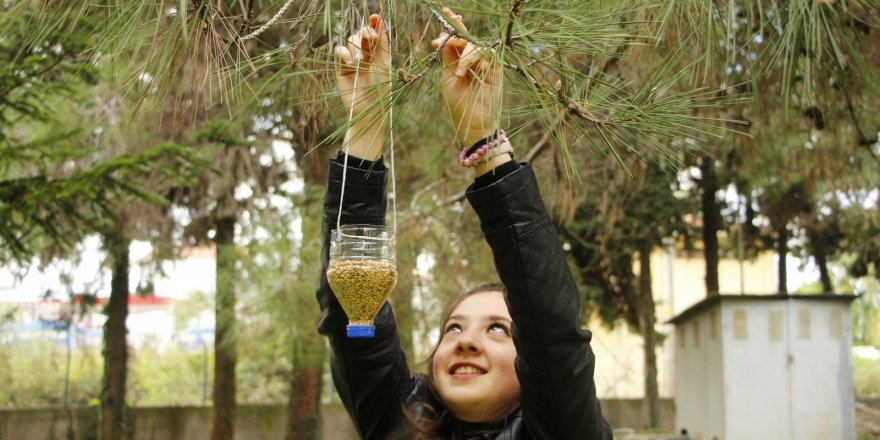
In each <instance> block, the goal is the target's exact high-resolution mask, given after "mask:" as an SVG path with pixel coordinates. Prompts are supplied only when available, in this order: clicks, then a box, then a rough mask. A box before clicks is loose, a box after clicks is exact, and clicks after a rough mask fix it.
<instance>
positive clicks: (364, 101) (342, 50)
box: [335, 14, 391, 160]
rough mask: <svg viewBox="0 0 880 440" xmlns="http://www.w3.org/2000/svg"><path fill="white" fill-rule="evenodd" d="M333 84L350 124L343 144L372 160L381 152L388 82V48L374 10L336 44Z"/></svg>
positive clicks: (355, 153) (389, 72)
mask: <svg viewBox="0 0 880 440" xmlns="http://www.w3.org/2000/svg"><path fill="white" fill-rule="evenodd" d="M335 54H336V61H337V63H336V84H337V86H338V88H339V95H340V97H341V98H342V103H343V104H344V105H345V110H346V112H348V113H350V114H351V125H350V127H349V129H348V132H347V133H346V135H345V147H346V148H348V150H349V153H350V154H352V155H355V156H357V157H360V158H364V159H369V160H376V159H378V158H379V156H380V155H381V154H382V145H383V144H384V143H385V127H386V126H387V110H388V100H389V98H390V95H389V90H390V85H391V52H390V51H389V50H388V36H387V35H386V34H385V22H384V21H383V20H382V18H381V17H380V16H379V15H378V14H373V15H371V16H370V19H369V24H368V25H367V26H364V27H363V28H361V29H360V30H359V31H358V32H355V33H354V34H352V35H351V36H350V37H348V43H347V44H346V45H345V46H336V49H335Z"/></svg>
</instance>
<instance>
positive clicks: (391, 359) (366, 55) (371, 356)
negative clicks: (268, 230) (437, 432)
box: [317, 15, 410, 439]
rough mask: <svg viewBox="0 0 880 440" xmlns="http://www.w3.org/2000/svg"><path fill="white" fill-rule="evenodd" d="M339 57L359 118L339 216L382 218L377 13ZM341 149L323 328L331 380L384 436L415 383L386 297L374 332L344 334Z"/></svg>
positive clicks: (381, 68)
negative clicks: (339, 280) (336, 256)
mask: <svg viewBox="0 0 880 440" xmlns="http://www.w3.org/2000/svg"><path fill="white" fill-rule="evenodd" d="M336 58H337V62H338V69H337V84H338V86H339V91H340V95H341V96H342V100H343V103H344V104H345V105H346V109H347V110H351V112H352V116H353V120H354V123H353V124H351V126H350V127H349V129H348V132H347V135H346V139H345V143H344V145H343V149H344V150H345V149H347V151H348V152H349V154H350V156H349V159H348V168H347V170H346V179H345V194H344V200H343V204H342V216H341V223H342V224H383V223H384V220H385V208H386V190H385V182H386V170H385V166H384V165H383V164H382V161H381V159H380V157H381V152H382V146H383V144H384V142H385V127H384V119H383V118H384V117H385V112H384V106H383V105H382V104H381V102H379V100H378V99H377V98H378V97H379V96H382V95H383V93H382V90H381V89H382V88H383V87H385V86H386V85H387V78H388V72H387V70H388V68H387V66H388V65H389V63H388V60H389V59H390V54H388V44H387V39H386V38H385V36H384V29H383V24H382V20H381V19H380V18H379V16H378V15H373V16H371V17H370V23H369V25H368V26H365V27H364V28H362V29H361V30H360V31H358V32H357V33H355V34H354V35H352V36H351V37H350V38H349V40H348V44H347V45H346V46H339V47H337V48H336ZM352 106H353V109H352ZM343 157H344V156H343V155H340V157H338V158H337V159H335V160H332V161H331V162H330V170H329V175H328V182H327V193H326V195H325V197H324V225H323V228H322V229H323V230H322V233H323V243H324V244H323V249H322V252H321V272H320V276H319V279H318V288H317V298H318V303H319V304H320V306H321V319H320V321H319V323H318V331H319V332H320V333H321V334H323V335H325V336H327V338H328V339H329V341H330V348H331V363H330V366H331V372H332V374H333V382H334V385H335V386H336V389H337V392H338V393H339V396H340V398H341V399H342V402H343V404H344V405H345V407H346V409H347V410H348V412H349V414H350V415H351V417H352V420H353V421H354V423H355V426H356V428H357V430H358V432H359V433H360V435H361V437H362V438H365V439H386V438H388V435H389V430H390V429H392V428H393V427H396V426H399V425H400V424H401V422H402V420H403V411H402V402H403V399H404V398H405V397H406V395H407V393H408V391H409V387H408V385H409V383H410V377H409V370H408V368H407V364H406V359H405V357H404V355H403V351H402V350H401V348H400V339H399V337H398V334H397V327H396V324H395V321H394V315H393V313H392V311H391V307H390V306H389V305H388V303H387V302H386V303H385V305H384V306H383V307H382V309H381V311H380V312H379V315H378V316H377V317H376V320H375V325H376V332H375V337H373V338H365V339H350V338H348V337H346V324H347V323H348V318H347V316H346V315H345V312H344V311H343V310H342V307H341V306H340V304H339V302H338V301H337V299H336V296H335V295H334V294H333V291H332V289H331V288H330V285H329V284H328V282H327V276H326V271H327V266H328V261H329V248H330V246H329V244H330V233H331V231H332V230H334V229H336V221H337V216H338V214H339V208H340V197H341V193H342V173H343V169H344V165H343V162H344V159H343ZM364 160H366V162H365V161H364Z"/></svg>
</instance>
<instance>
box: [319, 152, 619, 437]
mask: <svg viewBox="0 0 880 440" xmlns="http://www.w3.org/2000/svg"><path fill="white" fill-rule="evenodd" d="M342 168H343V167H342V165H341V164H339V163H337V162H335V161H331V163H330V173H329V178H328V188H327V193H326V196H325V198H324V227H323V234H324V248H323V251H322V268H321V269H322V271H321V276H320V281H319V284H318V290H317V297H318V302H319V303H320V305H321V312H322V314H321V320H320V322H319V324H318V329H319V331H320V333H321V334H323V335H325V336H327V337H328V338H329V340H330V346H331V353H332V354H331V368H332V374H333V381H334V384H335V385H336V388H337V391H338V393H339V396H340V398H341V399H342V402H343V403H344V404H345V407H346V408H347V409H348V412H349V413H350V414H351V417H352V419H353V420H354V423H355V426H356V427H357V430H358V432H359V433H360V435H361V437H362V438H365V439H376V440H379V439H381V440H387V439H396V438H401V439H406V438H412V433H413V431H412V427H411V424H410V423H409V422H408V420H407V419H406V418H405V416H404V415H403V405H407V406H409V407H413V406H414V405H415V404H416V403H417V402H419V401H430V397H429V396H428V395H427V394H428V393H427V391H426V389H425V387H424V380H425V379H424V377H422V376H420V375H416V376H411V375H410V372H409V369H408V367H407V363H406V359H405V357H404V355H403V351H402V350H401V349H400V340H399V337H398V334H397V327H396V324H395V321H394V315H393V313H392V310H391V307H390V306H389V304H388V303H387V302H386V303H385V305H384V306H383V307H382V310H381V311H380V312H379V315H378V316H377V318H376V321H375V323H376V335H375V337H374V338H372V339H348V338H346V336H345V326H346V324H347V323H348V319H347V317H346V316H345V313H344V312H343V310H342V308H341V306H340V305H339V303H338V302H337V300H336V297H335V296H334V295H333V292H332V290H331V289H330V286H329V285H328V283H327V279H326V276H325V273H326V268H327V262H328V255H329V237H330V231H331V230H332V229H335V227H336V218H337V213H338V212H339V194H340V189H341V181H342ZM385 180H386V179H385V169H384V167H383V166H382V165H381V164H379V165H377V166H376V167H374V169H373V170H372V171H369V172H368V171H365V170H362V169H357V168H354V167H351V166H350V167H349V168H348V172H347V177H346V187H345V197H344V199H345V200H344V201H345V204H344V206H343V208H342V210H343V213H342V223H343V224H350V223H367V224H382V223H384V218H385V207H386V197H385V193H386V191H385ZM467 198H468V200H469V201H470V203H471V205H472V206H473V208H474V210H475V211H476V212H477V215H478V216H479V218H480V223H481V228H482V230H483V233H484V235H485V237H486V240H487V241H488V243H489V245H490V246H491V248H492V252H493V254H494V258H495V265H496V267H497V269H498V274H499V276H500V278H501V281H502V282H503V283H504V285H505V287H506V288H507V291H508V292H507V302H508V307H509V309H510V315H511V317H512V318H513V328H512V333H513V341H514V344H515V346H516V351H517V358H516V361H515V366H516V371H517V375H518V376H519V382H520V386H521V387H522V407H521V409H520V410H519V411H517V412H516V413H515V414H512V415H511V416H510V417H508V419H507V421H506V422H505V424H504V426H502V427H500V428H499V430H498V431H497V432H495V433H493V434H489V435H486V434H482V435H480V436H476V437H474V438H486V439H507V440H514V439H517V440H520V439H548V440H569V439H584V440H600V439H602V440H605V439H611V438H612V435H611V428H610V427H609V426H608V423H607V422H606V421H605V419H604V418H603V417H602V410H601V408H600V406H599V401H598V400H597V398H596V389H595V384H594V382H593V370H594V367H595V358H594V356H593V352H592V350H591V348H590V339H591V333H590V332H589V331H588V330H583V329H581V328H580V325H579V323H578V314H579V310H580V306H579V299H578V291H577V288H576V286H575V282H574V279H573V278H572V275H571V273H570V271H569V269H568V266H567V264H566V261H565V257H564V255H563V252H562V248H561V246H560V244H559V239H558V237H557V235H556V229H555V227H554V225H553V223H552V222H551V220H550V217H549V215H548V213H547V211H546V208H545V207H544V203H543V201H542V200H541V196H540V194H539V193H538V187H537V182H536V180H535V176H534V173H533V171H532V169H531V167H530V166H528V165H525V166H523V167H522V168H520V169H518V170H516V171H514V172H512V173H511V174H509V175H507V176H504V177H503V178H501V179H500V180H498V181H496V182H494V183H492V184H490V185H488V186H485V187H482V188H480V189H477V190H474V187H473V186H472V187H471V188H469V190H468V192H467Z"/></svg>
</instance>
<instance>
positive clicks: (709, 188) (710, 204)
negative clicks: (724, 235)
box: [700, 156, 721, 296]
mask: <svg viewBox="0 0 880 440" xmlns="http://www.w3.org/2000/svg"><path fill="white" fill-rule="evenodd" d="M700 173H701V174H702V177H701V178H700V187H701V189H702V194H701V197H700V202H701V209H702V211H703V254H704V256H705V260H706V294H707V295H708V296H713V295H717V294H718V290H719V289H718V230H719V229H720V228H721V212H720V208H719V206H718V203H717V202H716V201H715V194H716V193H717V192H718V176H717V174H716V173H715V160H714V159H712V158H711V157H709V156H702V157H701V158H700Z"/></svg>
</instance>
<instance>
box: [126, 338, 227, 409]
mask: <svg viewBox="0 0 880 440" xmlns="http://www.w3.org/2000/svg"><path fill="white" fill-rule="evenodd" d="M213 362H214V356H213V355H212V353H211V350H208V351H203V350H201V349H199V348H198V347H194V348H191V349H181V348H180V347H178V346H174V345H172V346H169V347H167V348H164V349H162V350H159V349H157V347H155V346H153V345H150V344H147V345H144V346H142V347H139V348H138V349H137V350H133V351H132V352H131V359H130V360H129V371H130V374H129V378H130V380H129V384H128V387H127V388H128V392H127V393H126V401H127V402H128V404H129V405H131V406H199V405H203V404H210V399H211V380H212V377H211V376H212V372H213ZM203 397H207V399H208V401H207V402H206V401H204V400H203Z"/></svg>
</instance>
